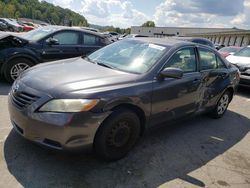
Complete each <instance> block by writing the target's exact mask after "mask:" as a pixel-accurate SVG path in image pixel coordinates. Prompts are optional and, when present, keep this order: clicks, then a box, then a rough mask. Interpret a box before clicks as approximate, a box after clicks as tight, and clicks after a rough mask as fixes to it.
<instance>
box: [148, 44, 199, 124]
mask: <svg viewBox="0 0 250 188" xmlns="http://www.w3.org/2000/svg"><path fill="white" fill-rule="evenodd" d="M167 67H176V68H180V69H182V70H183V71H184V75H183V77H182V78H181V79H175V78H165V79H164V80H155V81H154V83H153V96H152V116H151V117H152V119H151V120H152V121H151V125H152V124H159V123H162V122H164V121H168V120H171V119H174V118H178V117H181V116H184V115H187V114H190V113H193V112H195V111H197V110H198V109H199V106H200V103H201V100H202V99H201V98H202V87H203V86H202V80H201V73H200V72H199V71H198V66H197V55H196V50H195V48H194V47H186V48H182V49H180V50H178V51H177V52H176V53H175V54H174V55H173V56H172V57H171V58H170V60H169V61H168V62H167V63H166V64H165V66H164V67H163V69H164V68H167Z"/></svg>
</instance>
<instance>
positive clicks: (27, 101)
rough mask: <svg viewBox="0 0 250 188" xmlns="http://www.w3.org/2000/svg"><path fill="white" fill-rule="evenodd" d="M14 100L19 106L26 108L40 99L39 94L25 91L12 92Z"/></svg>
mask: <svg viewBox="0 0 250 188" xmlns="http://www.w3.org/2000/svg"><path fill="white" fill-rule="evenodd" d="M11 98H12V102H13V103H14V104H15V105H16V106H17V107H19V108H25V107H27V106H29V105H31V104H32V103H33V102H35V101H36V100H37V99H39V97H38V96H35V95H33V94H29V93H25V92H16V93H15V92H13V93H12V94H11Z"/></svg>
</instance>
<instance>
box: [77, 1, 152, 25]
mask: <svg viewBox="0 0 250 188" xmlns="http://www.w3.org/2000/svg"><path fill="white" fill-rule="evenodd" d="M81 4H82V9H81V11H80V12H81V13H82V14H83V15H84V16H85V17H86V18H87V19H88V21H89V22H90V23H93V24H100V25H114V26H116V27H118V26H119V27H130V26H131V25H141V24H143V22H145V21H147V20H148V19H149V18H148V17H147V16H146V15H145V14H144V13H142V12H140V11H138V10H136V9H135V8H134V6H133V4H132V2H131V1H123V2H121V1H119V0H101V1H100V0H82V2H81Z"/></svg>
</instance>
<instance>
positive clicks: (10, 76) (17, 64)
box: [4, 58, 33, 83]
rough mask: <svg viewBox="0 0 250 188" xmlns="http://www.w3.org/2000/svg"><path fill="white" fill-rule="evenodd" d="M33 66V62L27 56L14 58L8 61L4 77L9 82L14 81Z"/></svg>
mask: <svg viewBox="0 0 250 188" xmlns="http://www.w3.org/2000/svg"><path fill="white" fill-rule="evenodd" d="M31 66H33V63H32V62H31V61H30V60H28V59H26V58H16V59H13V60H11V61H9V62H8V63H7V65H6V68H5V71H4V77H5V79H6V80H7V81H8V82H10V83H12V82H13V81H15V80H16V79H17V78H18V76H19V75H20V74H21V73H22V72H23V71H25V70H27V69H28V68H30V67H31Z"/></svg>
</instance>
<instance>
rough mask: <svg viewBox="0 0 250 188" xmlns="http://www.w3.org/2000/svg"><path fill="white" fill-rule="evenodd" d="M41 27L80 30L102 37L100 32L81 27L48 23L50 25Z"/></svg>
mask: <svg viewBox="0 0 250 188" xmlns="http://www.w3.org/2000/svg"><path fill="white" fill-rule="evenodd" d="M43 28H45V29H46V28H50V29H55V30H57V31H59V30H69V31H80V32H84V33H88V34H91V35H96V36H99V37H104V36H103V35H102V34H101V33H97V32H93V31H90V30H86V29H81V28H77V27H68V26H58V25H50V26H44V27H43Z"/></svg>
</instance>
